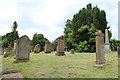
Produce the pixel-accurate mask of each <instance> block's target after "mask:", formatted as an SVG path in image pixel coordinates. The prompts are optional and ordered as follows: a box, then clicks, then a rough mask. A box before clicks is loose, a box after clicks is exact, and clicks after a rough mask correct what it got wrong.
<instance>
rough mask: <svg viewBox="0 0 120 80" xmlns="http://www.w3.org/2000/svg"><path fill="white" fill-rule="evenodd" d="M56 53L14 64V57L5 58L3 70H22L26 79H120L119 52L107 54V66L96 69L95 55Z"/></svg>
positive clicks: (31, 55)
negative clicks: (119, 68)
mask: <svg viewBox="0 0 120 80" xmlns="http://www.w3.org/2000/svg"><path fill="white" fill-rule="evenodd" d="M65 54H66V56H55V52H53V53H50V54H45V53H44V52H41V53H39V54H34V53H31V54H30V61H28V62H21V63H13V61H14V59H13V57H8V58H3V70H13V69H15V70H21V73H22V74H23V76H24V77H25V78H118V57H117V52H113V53H111V54H106V56H105V57H106V64H107V65H106V66H104V67H102V68H96V67H94V65H95V61H96V55H95V53H75V54H70V52H66V53H65Z"/></svg>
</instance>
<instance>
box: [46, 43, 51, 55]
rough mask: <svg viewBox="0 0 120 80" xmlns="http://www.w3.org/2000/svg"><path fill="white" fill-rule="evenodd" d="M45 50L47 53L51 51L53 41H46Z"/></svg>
mask: <svg viewBox="0 0 120 80" xmlns="http://www.w3.org/2000/svg"><path fill="white" fill-rule="evenodd" d="M44 52H45V53H51V43H50V42H49V41H46V42H45V48H44Z"/></svg>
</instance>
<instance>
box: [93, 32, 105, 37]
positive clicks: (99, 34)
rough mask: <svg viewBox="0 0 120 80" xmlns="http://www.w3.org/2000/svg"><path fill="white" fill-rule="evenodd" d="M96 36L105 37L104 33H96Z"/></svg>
mask: <svg viewBox="0 0 120 80" xmlns="http://www.w3.org/2000/svg"><path fill="white" fill-rule="evenodd" d="M95 35H96V36H101V37H104V34H103V33H102V32H95Z"/></svg>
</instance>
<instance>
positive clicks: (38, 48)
mask: <svg viewBox="0 0 120 80" xmlns="http://www.w3.org/2000/svg"><path fill="white" fill-rule="evenodd" d="M40 48H41V47H40V45H39V44H37V45H35V48H34V52H35V53H39V52H40Z"/></svg>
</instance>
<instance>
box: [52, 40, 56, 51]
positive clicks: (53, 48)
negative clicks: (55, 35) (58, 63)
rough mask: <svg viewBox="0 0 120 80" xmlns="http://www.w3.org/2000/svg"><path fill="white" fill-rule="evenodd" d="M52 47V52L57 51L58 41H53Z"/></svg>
mask: <svg viewBox="0 0 120 80" xmlns="http://www.w3.org/2000/svg"><path fill="white" fill-rule="evenodd" d="M51 47H52V51H56V48H57V41H56V40H54V41H52V43H51Z"/></svg>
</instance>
